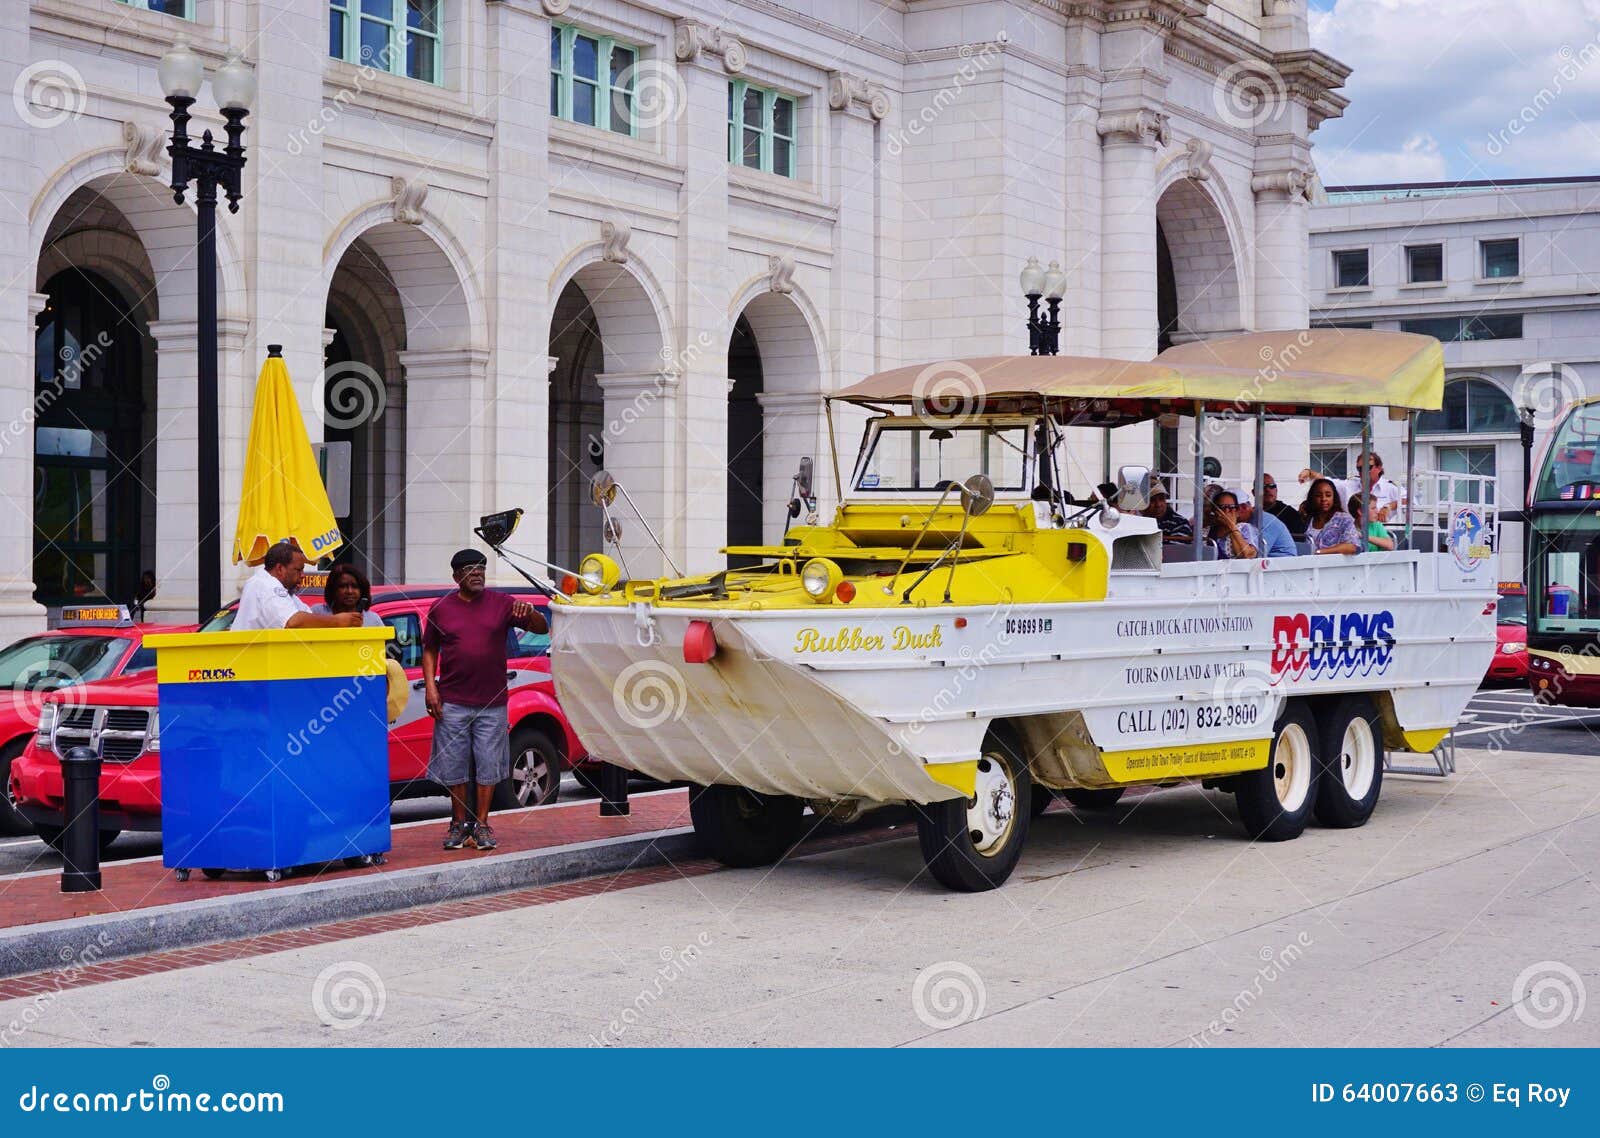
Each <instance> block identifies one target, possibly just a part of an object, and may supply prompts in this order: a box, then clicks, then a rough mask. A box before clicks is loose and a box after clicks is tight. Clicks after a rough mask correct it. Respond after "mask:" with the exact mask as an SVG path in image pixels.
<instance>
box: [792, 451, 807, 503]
mask: <svg viewBox="0 0 1600 1138" xmlns="http://www.w3.org/2000/svg"><path fill="white" fill-rule="evenodd" d="M794 492H795V495H796V496H797V497H800V498H809V497H811V458H810V456H807V457H805V458H802V459H801V460H800V470H799V471H798V472H797V473H796V474H795V476H794Z"/></svg>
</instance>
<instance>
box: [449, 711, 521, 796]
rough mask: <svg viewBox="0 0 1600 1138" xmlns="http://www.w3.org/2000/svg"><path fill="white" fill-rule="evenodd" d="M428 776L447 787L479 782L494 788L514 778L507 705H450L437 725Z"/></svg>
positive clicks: (481, 784) (480, 784)
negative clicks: (512, 776) (512, 774)
mask: <svg viewBox="0 0 1600 1138" xmlns="http://www.w3.org/2000/svg"><path fill="white" fill-rule="evenodd" d="M428 777H429V778H431V779H432V780H433V781H434V782H437V783H440V784H441V785H443V786H461V785H462V784H464V783H467V782H476V783H477V784H478V785H479V786H494V785H495V784H496V783H499V782H503V781H505V780H506V779H507V778H510V777H511V733H510V721H509V720H508V719H507V718H506V705H505V704H503V703H501V704H496V705H495V706H494V707H468V706H467V705H466V704H464V703H447V704H445V705H444V707H443V714H442V715H440V716H439V718H438V719H436V720H435V721H434V724H433V754H432V755H431V756H430V757H429V759H428Z"/></svg>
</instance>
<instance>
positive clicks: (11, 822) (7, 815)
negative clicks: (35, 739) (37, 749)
mask: <svg viewBox="0 0 1600 1138" xmlns="http://www.w3.org/2000/svg"><path fill="white" fill-rule="evenodd" d="M27 746H28V740H27V737H26V736H24V737H23V738H21V739H13V740H12V741H11V742H9V743H7V744H6V745H5V746H4V747H0V838H14V837H18V836H20V835H25V834H31V833H33V823H32V822H30V821H28V820H27V819H26V818H24V817H23V816H22V812H21V811H20V810H18V809H17V804H16V803H15V802H14V801H12V798H11V762H12V760H13V759H15V758H16V757H17V756H18V755H20V754H22V752H23V751H24V750H25V749H27Z"/></svg>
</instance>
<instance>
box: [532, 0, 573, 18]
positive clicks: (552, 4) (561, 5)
mask: <svg viewBox="0 0 1600 1138" xmlns="http://www.w3.org/2000/svg"><path fill="white" fill-rule="evenodd" d="M540 7H542V8H543V9H544V14H545V15H546V16H565V15H566V14H567V9H568V8H570V7H572V0H541V3H540Z"/></svg>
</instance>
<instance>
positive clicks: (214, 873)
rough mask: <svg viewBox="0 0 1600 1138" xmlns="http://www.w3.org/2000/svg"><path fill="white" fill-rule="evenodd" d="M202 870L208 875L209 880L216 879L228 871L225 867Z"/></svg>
mask: <svg viewBox="0 0 1600 1138" xmlns="http://www.w3.org/2000/svg"><path fill="white" fill-rule="evenodd" d="M200 872H201V873H203V874H205V875H206V880H207V881H215V880H217V878H219V877H221V876H222V875H223V874H224V873H227V872H228V871H227V870H225V869H202V870H201V871H200Z"/></svg>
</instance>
